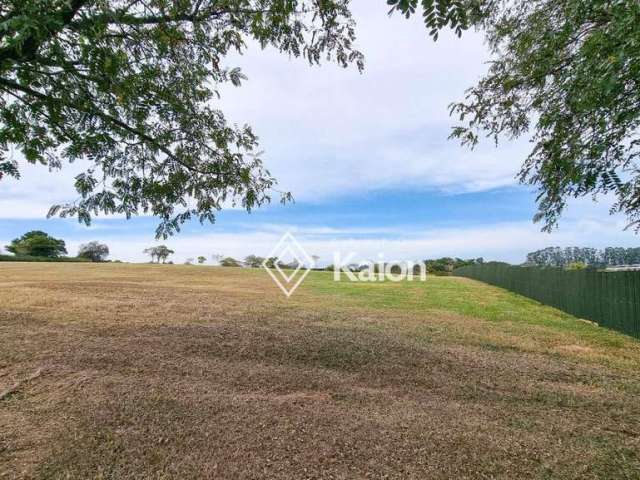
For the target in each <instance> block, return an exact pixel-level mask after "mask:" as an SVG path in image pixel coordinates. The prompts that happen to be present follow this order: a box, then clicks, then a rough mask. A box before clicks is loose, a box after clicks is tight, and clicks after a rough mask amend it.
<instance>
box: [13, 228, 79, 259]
mask: <svg viewBox="0 0 640 480" xmlns="http://www.w3.org/2000/svg"><path fill="white" fill-rule="evenodd" d="M5 249H6V250H7V251H8V252H11V253H13V254H15V255H28V256H32V257H49V258H56V257H59V256H61V255H66V253H67V249H66V247H65V243H64V240H59V239H57V238H53V237H51V236H49V234H47V233H45V232H42V231H40V230H32V231H30V232H27V233H25V234H24V235H22V236H21V237H18V238H14V239H13V240H12V241H11V244H10V245H7V246H6V247H5Z"/></svg>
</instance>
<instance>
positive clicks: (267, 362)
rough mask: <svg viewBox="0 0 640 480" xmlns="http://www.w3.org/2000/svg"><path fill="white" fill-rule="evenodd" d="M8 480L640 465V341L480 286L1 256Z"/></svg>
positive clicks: (515, 473)
mask: <svg viewBox="0 0 640 480" xmlns="http://www.w3.org/2000/svg"><path fill="white" fill-rule="evenodd" d="M0 395H1V396H2V399H1V400H0V478H51V479H56V478H79V479H80V478H81V479H85V478H118V479H119V478H141V479H142V478H153V479H161V478H181V479H186V478H270V479H271V478H282V479H291V478H338V479H339V478H344V479H347V478H348V479H351V478H456V479H462V478H509V479H513V478H567V479H573V478H593V479H595V478H623V479H624V478H640V453H639V452H640V401H639V400H638V398H639V397H640V342H638V341H636V340H633V339H631V338H629V337H625V336H623V335H621V334H617V333H614V332H611V331H607V330H604V329H602V328H599V327H596V326H594V325H592V324H590V323H587V322H583V321H580V320H577V319H575V318H573V317H570V316H568V315H565V314H562V313H560V312H558V311H556V310H554V309H551V308H548V307H544V306H540V305H538V304H536V303H535V302H533V301H530V300H527V299H525V298H522V297H519V296H517V295H515V294H512V293H508V292H505V291H502V290H499V289H497V288H494V287H490V286H487V285H483V284H481V283H478V282H474V281H471V280H466V279H459V278H430V279H429V280H428V281H427V282H425V283H417V282H416V283H399V284H394V283H376V284H353V283H345V282H342V283H334V282H333V281H332V280H331V275H329V274H326V273H322V272H318V273H314V274H312V275H310V277H309V278H308V280H307V281H306V282H305V284H304V285H303V286H302V287H301V288H300V290H299V291H298V292H296V294H295V295H294V296H293V297H292V298H291V299H289V300H287V299H285V298H284V296H282V294H281V293H280V291H279V290H278V289H277V288H276V287H275V285H273V284H272V282H271V280H270V279H269V277H268V276H267V275H266V274H265V273H264V272H261V271H258V270H254V271H251V270H241V269H233V268H228V269H219V268H206V267H202V268H201V267H188V266H168V265H167V266H161V265H153V266H152V265H146V266H142V265H108V264H105V265H86V264H43V265H41V264H9V263H7V264H0Z"/></svg>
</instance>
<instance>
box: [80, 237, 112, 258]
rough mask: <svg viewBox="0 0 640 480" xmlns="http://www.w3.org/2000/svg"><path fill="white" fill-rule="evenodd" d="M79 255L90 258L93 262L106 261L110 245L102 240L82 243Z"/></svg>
mask: <svg viewBox="0 0 640 480" xmlns="http://www.w3.org/2000/svg"><path fill="white" fill-rule="evenodd" d="M78 256H79V257H82V258H88V259H90V260H91V261H92V262H104V261H105V260H106V259H107V257H108V256H109V247H108V246H107V245H105V244H104V243H100V242H96V241H94V242H89V243H85V244H84V245H80V249H79V250H78Z"/></svg>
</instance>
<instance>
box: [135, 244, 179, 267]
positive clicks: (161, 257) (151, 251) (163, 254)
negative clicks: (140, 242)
mask: <svg viewBox="0 0 640 480" xmlns="http://www.w3.org/2000/svg"><path fill="white" fill-rule="evenodd" d="M142 253H144V254H146V255H149V256H150V257H151V262H154V261H156V259H157V261H158V263H160V261H162V263H166V261H167V258H169V257H170V256H171V255H173V254H174V253H176V252H174V251H173V250H171V249H170V248H169V247H167V246H166V245H158V246H156V247H149V248H145V249H144V250H143V252H142Z"/></svg>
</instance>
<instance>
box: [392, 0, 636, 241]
mask: <svg viewBox="0 0 640 480" xmlns="http://www.w3.org/2000/svg"><path fill="white" fill-rule="evenodd" d="M388 3H389V4H390V5H392V11H393V10H398V11H400V12H402V13H404V14H406V15H407V16H410V15H411V14H413V13H415V12H416V11H417V9H419V8H420V5H421V6H422V8H423V13H424V19H425V22H426V24H427V27H428V28H429V29H430V33H431V34H432V35H433V36H434V37H435V38H437V33H438V31H439V30H440V29H442V28H445V27H451V28H454V29H456V31H457V33H458V34H460V33H461V31H462V30H463V29H465V28H468V27H469V26H474V27H476V28H478V29H480V30H482V31H484V33H485V34H486V39H487V43H488V46H489V49H490V52H491V54H492V59H491V62H490V64H489V65H490V66H489V70H488V72H487V74H486V75H485V76H484V77H483V78H482V79H481V80H480V81H479V82H478V83H477V85H476V86H474V87H473V88H471V89H470V90H468V92H467V97H466V100H465V101H464V102H461V103H455V104H453V105H452V108H451V110H452V113H453V114H455V115H457V116H458V117H459V119H460V120H461V121H462V124H461V125H460V126H458V127H456V128H455V129H454V130H453V133H452V136H453V137H455V138H459V139H460V140H461V141H462V143H463V144H467V145H470V146H475V145H476V144H477V142H478V140H479V136H480V135H482V134H486V135H487V136H489V137H491V138H492V139H493V140H495V141H496V142H497V141H498V140H499V139H500V138H504V137H506V138H509V139H511V138H516V137H521V136H526V137H530V138H531V142H532V150H531V153H530V154H529V156H528V157H527V158H526V160H524V164H523V166H522V169H521V171H520V174H519V178H520V180H521V181H522V182H524V183H527V184H531V185H535V186H537V187H538V191H539V194H538V212H537V214H536V215H535V217H534V220H535V221H541V222H543V229H544V230H550V229H552V228H553V227H554V226H555V225H556V224H557V222H558V219H559V217H560V215H561V213H562V212H563V210H564V208H565V206H566V203H567V200H568V199H569V198H572V197H576V198H577V197H583V196H591V195H599V194H608V193H610V194H612V195H613V196H614V197H615V198H616V200H617V201H616V202H615V204H614V205H613V208H612V211H613V212H622V213H623V214H625V215H626V216H627V218H628V220H629V226H630V227H632V228H634V229H635V230H636V231H638V230H640V166H639V165H638V156H639V155H640V131H639V127H640V2H638V1H637V0H618V1H610V0H589V1H586V0H467V1H457V0H420V2H418V0H388Z"/></svg>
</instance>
